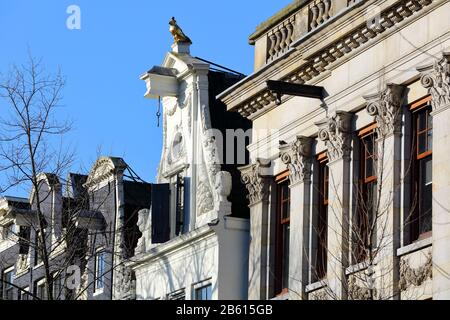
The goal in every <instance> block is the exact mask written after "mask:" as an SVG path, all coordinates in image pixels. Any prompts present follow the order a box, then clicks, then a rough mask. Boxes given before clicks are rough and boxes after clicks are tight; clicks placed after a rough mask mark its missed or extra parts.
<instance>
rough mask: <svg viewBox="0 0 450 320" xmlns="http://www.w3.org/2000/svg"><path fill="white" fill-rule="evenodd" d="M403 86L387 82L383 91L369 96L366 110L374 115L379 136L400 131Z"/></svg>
mask: <svg viewBox="0 0 450 320" xmlns="http://www.w3.org/2000/svg"><path fill="white" fill-rule="evenodd" d="M404 92H405V86H403V85H398V84H394V83H389V84H388V85H387V86H386V89H384V90H383V91H381V92H379V93H377V94H374V95H369V96H364V99H366V100H367V107H366V110H367V112H368V113H369V114H370V115H371V116H373V117H375V121H376V122H377V125H378V127H377V131H378V134H379V136H380V137H386V136H389V135H391V134H394V133H399V132H400V131H401V114H402V100H403V93H404Z"/></svg>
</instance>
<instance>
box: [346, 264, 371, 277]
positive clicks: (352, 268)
mask: <svg viewBox="0 0 450 320" xmlns="http://www.w3.org/2000/svg"><path fill="white" fill-rule="evenodd" d="M368 267H369V263H368V262H367V261H363V262H360V263H358V264H354V265H352V266H350V267H348V268H347V269H345V275H346V276H348V275H351V274H353V273H357V272H360V271H363V270H365V269H367V268H368Z"/></svg>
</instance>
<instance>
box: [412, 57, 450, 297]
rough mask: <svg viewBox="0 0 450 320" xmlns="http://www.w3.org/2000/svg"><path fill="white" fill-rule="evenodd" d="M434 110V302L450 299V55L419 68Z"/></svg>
mask: <svg viewBox="0 0 450 320" xmlns="http://www.w3.org/2000/svg"><path fill="white" fill-rule="evenodd" d="M418 70H419V71H420V72H421V73H422V78H421V82H422V85H423V86H424V87H425V88H427V89H428V91H429V93H430V94H431V104H432V106H433V112H432V116H433V160H432V163H433V169H432V170H433V299H435V300H443V299H445V300H449V299H450V149H449V148H450V125H449V119H450V53H448V52H447V53H443V56H442V59H440V60H439V61H436V62H435V63H434V64H430V65H428V66H425V67H421V68H418Z"/></svg>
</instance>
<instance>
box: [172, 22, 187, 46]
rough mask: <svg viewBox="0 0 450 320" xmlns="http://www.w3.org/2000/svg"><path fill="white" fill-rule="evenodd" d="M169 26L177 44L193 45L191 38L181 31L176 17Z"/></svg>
mask: <svg viewBox="0 0 450 320" xmlns="http://www.w3.org/2000/svg"><path fill="white" fill-rule="evenodd" d="M169 26H170V27H169V31H170V33H171V34H172V36H173V41H174V42H175V43H179V42H185V43H191V44H192V41H191V39H189V37H188V36H186V35H185V34H184V32H183V30H181V28H180V27H179V26H178V24H177V21H176V20H175V18H174V17H172V19H171V20H170V21H169Z"/></svg>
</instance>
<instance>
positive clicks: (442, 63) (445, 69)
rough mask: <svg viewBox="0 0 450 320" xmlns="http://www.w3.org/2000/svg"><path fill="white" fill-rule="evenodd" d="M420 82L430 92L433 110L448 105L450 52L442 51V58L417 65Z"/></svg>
mask: <svg viewBox="0 0 450 320" xmlns="http://www.w3.org/2000/svg"><path fill="white" fill-rule="evenodd" d="M417 70H418V71H419V72H420V73H421V78H420V82H421V83H422V85H423V86H424V87H425V88H426V89H428V93H429V94H431V99H432V106H433V111H434V112H440V111H442V110H445V109H447V108H449V107H450V52H444V53H443V54H442V58H441V59H440V60H438V61H436V62H435V63H433V64H430V65H427V66H424V67H419V68H417Z"/></svg>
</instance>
